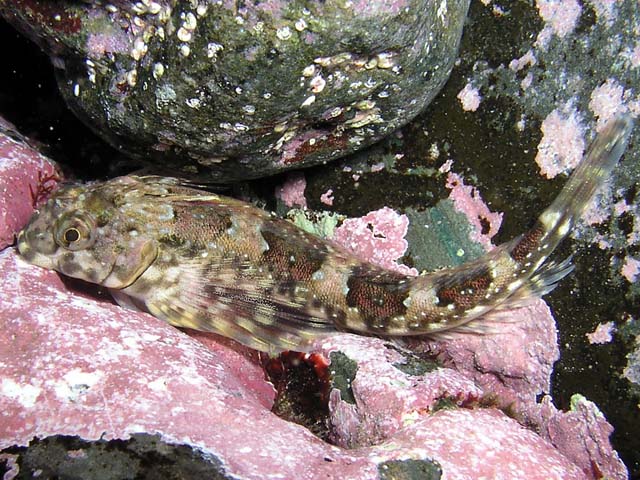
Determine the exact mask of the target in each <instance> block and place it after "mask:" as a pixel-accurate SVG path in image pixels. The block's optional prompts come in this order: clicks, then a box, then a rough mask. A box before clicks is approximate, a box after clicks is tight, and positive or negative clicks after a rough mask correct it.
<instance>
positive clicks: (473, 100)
mask: <svg viewBox="0 0 640 480" xmlns="http://www.w3.org/2000/svg"><path fill="white" fill-rule="evenodd" d="M458 100H460V103H461V104H462V109H463V110H464V111H467V112H475V111H476V110H477V109H478V107H479V106H480V100H482V96H481V95H480V91H479V90H478V89H477V88H476V87H474V86H473V85H472V84H471V83H467V84H466V85H465V86H464V88H463V89H462V90H460V92H459V93H458Z"/></svg>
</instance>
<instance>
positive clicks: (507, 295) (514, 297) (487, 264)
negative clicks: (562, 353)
mask: <svg viewBox="0 0 640 480" xmlns="http://www.w3.org/2000/svg"><path fill="white" fill-rule="evenodd" d="M632 127H633V122H632V119H631V116H629V115H622V116H619V117H616V118H615V119H613V120H611V121H610V122H609V123H608V124H607V125H606V127H605V129H604V130H603V131H602V132H601V133H600V134H599V135H598V136H597V137H596V139H595V140H594V142H593V143H592V145H591V146H590V148H589V150H588V151H587V153H586V154H585V157H584V159H583V160H582V162H581V163H580V165H579V166H578V167H577V168H576V169H575V171H574V172H573V174H572V175H571V177H570V178H569V180H568V181H567V184H566V185H565V187H564V188H563V189H562V191H561V193H560V194H559V195H558V197H557V198H556V199H555V200H554V201H553V203H552V204H551V205H550V206H549V207H548V208H547V209H546V210H545V211H544V212H543V213H542V214H541V215H540V217H539V218H538V220H537V221H536V222H535V224H534V226H533V228H531V229H530V230H529V231H528V232H526V233H525V234H523V235H521V236H520V237H518V238H516V239H514V240H513V241H511V242H508V243H505V244H503V245H500V246H499V247H497V248H495V249H494V250H492V251H490V252H488V253H487V254H485V255H484V256H482V257H480V258H478V259H477V260H474V261H472V262H468V263H466V264H464V265H461V266H459V267H456V268H453V269H446V270H442V271H439V272H434V273H430V274H426V275H423V276H420V277H417V278H413V279H409V280H405V281H403V282H401V283H402V286H403V288H402V289H397V293H396V294H395V295H396V297H398V298H397V301H396V302H395V304H398V305H399V304H401V305H402V306H403V308H404V309H403V310H402V312H401V313H402V314H401V315H395V316H394V317H392V318H386V319H383V320H384V322H383V325H381V327H382V328H378V329H376V330H377V331H378V332H379V333H383V334H384V333H386V334H390V335H402V336H405V335H424V334H429V335H431V334H439V333H441V332H449V331H483V330H484V327H483V322H480V321H477V322H476V321H474V320H475V319H478V318H479V317H482V316H484V315H486V314H487V313H489V312H492V311H500V310H505V309H509V308H514V307H518V306H521V305H524V304H526V303H528V302H529V301H530V300H531V299H533V298H538V297H540V296H542V295H544V294H546V293H548V292H550V291H551V290H553V288H554V287H555V286H556V284H557V282H559V281H560V280H561V279H562V278H563V277H565V276H566V275H567V274H568V273H569V272H571V270H572V269H573V266H572V264H571V257H569V258H567V259H565V260H563V261H559V262H556V261H552V260H549V256H550V255H551V254H552V253H553V251H554V249H555V248H556V247H557V246H558V244H559V243H560V242H561V241H562V239H563V238H565V237H566V236H567V235H568V233H569V232H570V231H571V229H572V227H573V226H574V225H575V223H576V222H577V220H578V219H579V218H580V216H581V215H582V214H583V213H584V211H585V209H586V208H587V206H588V205H589V203H590V202H591V199H592V198H593V196H594V195H595V193H596V192H597V191H598V189H599V188H600V187H601V186H602V185H603V184H604V183H605V181H606V180H607V178H608V177H609V175H610V174H611V172H612V170H613V169H614V168H615V166H616V164H617V162H618V160H619V159H620V157H621V156H622V154H623V152H624V150H625V148H626V145H627V142H628V139H629V134H630V132H631V129H632ZM389 283H391V282H389ZM378 320H380V319H378ZM485 323H486V322H485Z"/></svg>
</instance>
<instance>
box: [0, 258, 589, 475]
mask: <svg viewBox="0 0 640 480" xmlns="http://www.w3.org/2000/svg"><path fill="white" fill-rule="evenodd" d="M0 278H1V279H2V290H3V294H4V295H3V296H2V297H1V298H0V329H1V330H2V332H3V335H2V336H1V337H0V450H1V449H5V448H7V447H10V446H15V445H20V446H23V445H27V444H28V443H29V442H30V441H31V440H32V439H33V438H34V437H40V438H45V437H48V436H51V435H56V434H59V435H75V436H78V437H80V438H82V439H85V440H90V441H91V440H98V439H104V440H108V439H127V438H129V437H130V436H131V435H132V434H133V433H137V432H146V433H149V434H158V435H160V436H161V438H162V439H163V440H164V441H166V442H168V443H172V444H182V443H186V444H188V445H191V446H192V447H194V448H198V449H200V450H202V451H203V452H204V453H205V454H207V455H209V456H210V457H213V458H216V459H218V460H220V462H221V463H222V467H220V468H221V469H223V470H224V473H225V474H227V475H229V476H237V477H242V478H250V479H254V478H255V479H258V478H265V476H266V475H270V476H273V477H274V478H275V477H278V478H296V479H313V478H350V479H375V478H379V471H380V469H381V468H383V465H385V464H386V463H385V462H390V461H397V462H402V461H406V460H407V459H415V460H420V461H424V462H431V461H436V462H438V463H439V464H440V465H442V466H443V468H444V472H445V473H444V477H443V478H449V479H472V478H478V477H477V475H478V472H480V473H481V474H482V475H486V476H487V477H489V478H514V477H513V476H512V475H513V472H518V474H522V475H523V477H522V478H525V477H526V478H530V479H573V478H576V479H578V478H584V477H583V476H582V474H581V472H580V471H579V469H577V468H576V467H575V466H574V465H573V464H572V463H571V462H569V461H567V459H566V458H565V457H563V455H562V454H560V453H559V452H558V451H557V450H555V449H554V448H553V447H552V446H551V445H550V444H549V443H548V442H546V441H545V440H543V439H541V438H539V437H538V436H537V435H536V434H535V433H533V432H532V431H529V430H527V429H525V428H524V427H521V426H520V425H518V423H517V422H516V421H515V420H513V419H510V418H508V417H506V416H505V415H504V414H502V413H501V412H499V411H495V410H483V409H478V410H466V409H459V410H456V411H440V412H436V413H435V414H429V413H428V412H425V411H422V410H420V408H419V406H420V405H428V404H429V400H422V399H420V398H418V395H417V393H418V392H421V391H426V386H425V387H421V386H420V385H417V386H414V385H413V384H419V383H420V378H417V377H416V378H413V379H410V378H409V377H407V376H402V375H399V376H398V378H400V379H401V380H402V381H400V382H398V383H394V382H392V377H390V376H389V375H388V372H387V373H386V374H385V375H386V377H384V378H386V380H384V381H383V382H381V385H382V388H381V389H380V390H379V391H380V392H381V393H384V394H385V395H386V398H388V399H391V398H392V397H395V398H396V399H401V400H402V402H401V404H400V405H401V407H400V408H398V411H404V410H408V411H413V412H414V413H413V416H412V417H406V418H405V422H404V428H402V429H401V430H397V431H394V429H393V428H391V429H389V430H388V433H389V435H390V436H389V437H387V438H385V439H384V440H383V442H382V443H380V444H378V445H374V446H369V447H364V448H358V449H353V450H345V449H341V448H338V447H336V446H332V445H329V444H327V443H324V442H322V441H321V440H320V439H318V438H317V437H315V436H313V435H312V434H311V433H310V432H309V431H307V430H306V429H304V428H303V427H301V426H298V425H295V424H292V423H289V422H287V421H285V420H282V419H280V418H279V417H277V416H276V415H275V414H273V413H272V412H271V411H270V410H269V408H268V406H269V404H270V402H271V399H272V392H271V390H270V387H269V385H268V384H267V383H266V382H265V381H260V380H259V374H258V373H257V371H256V369H257V368H258V367H257V366H256V364H255V363H254V362H253V360H252V358H251V356H250V355H245V353H246V352H243V349H242V348H240V349H238V348H230V347H229V346H228V345H227V343H228V342H217V341H216V342H209V341H207V342H206V343H207V344H206V345H205V344H203V343H202V342H200V341H198V340H196V339H194V338H191V337H189V336H188V335H186V334H185V333H183V332H181V331H179V330H177V329H174V328H172V327H170V326H169V325H167V324H165V323H164V322H162V321H160V320H157V319H155V318H153V317H151V316H149V315H146V314H142V313H136V312H131V311H128V310H124V309H121V308H120V307H117V306H115V305H113V304H111V303H108V302H99V301H96V300H91V299H89V298H87V297H86V296H82V295H79V294H75V293H72V292H71V291H69V290H68V289H67V288H66V287H65V286H64V284H63V283H62V281H61V280H60V278H59V277H58V275H57V274H55V273H54V272H51V271H45V270H42V269H40V268H38V267H34V266H31V265H28V264H27V263H25V262H24V261H22V260H21V259H20V258H19V257H18V255H17V254H16V253H15V251H14V250H13V249H6V250H4V251H3V252H1V253H0ZM208 340H211V339H210V338H209V339H208ZM349 342H350V344H351V345H352V346H351V347H350V346H349ZM364 345H365V343H362V342H360V341H356V342H354V341H353V339H350V340H348V341H347V343H343V345H342V346H343V347H344V348H345V349H349V351H350V352H351V353H352V354H354V355H356V356H357V355H361V356H365V355H366V356H368V357H369V358H374V357H375V351H374V350H368V351H366V350H362V351H359V349H360V348H362V347H363V346H364ZM336 346H337V344H336V345H333V347H334V348H335V347H336ZM328 348H332V347H331V345H328ZM394 359H395V356H394V355H393V354H391V356H390V357H389V358H388V359H387V360H391V361H393V360H394ZM364 360H365V359H364V358H362V359H361V361H363V362H364ZM362 368H363V372H365V371H366V370H367V367H366V366H365V365H364V364H363V367H362ZM372 373H373V372H369V373H368V374H367V375H366V376H367V377H368V378H369V381H371V380H372ZM409 380H411V381H412V382H413V384H411V385H410V384H406V383H407V382H408V381H409ZM403 383H405V384H404V385H403ZM427 383H428V382H427ZM434 384H435V385H437V384H438V382H435V381H434ZM440 385H441V387H438V388H440V391H442V390H443V387H442V385H448V386H449V387H450V388H451V390H452V391H454V392H455V391H457V390H460V389H464V388H465V386H467V387H468V389H470V390H472V391H473V390H475V389H474V387H472V386H471V385H470V384H469V383H468V382H466V381H464V379H461V378H460V377H459V376H451V377H450V378H449V379H442V382H440ZM356 389H357V390H358V389H361V391H362V392H366V391H367V389H368V387H366V386H365V385H362V386H359V385H358V384H356ZM386 390H389V391H391V390H396V392H395V393H393V394H390V392H385V391H386ZM403 391H405V393H404V395H405V397H404V398H403V394H402V392H403ZM372 394H373V392H372V391H371V392H369V393H367V394H366V395H365V398H363V399H362V400H363V401H366V402H372V404H375V399H374V398H371V397H370V395H372ZM432 396H433V395H432ZM487 458H491V459H492V460H491V461H490V462H487V461H486V459H487Z"/></svg>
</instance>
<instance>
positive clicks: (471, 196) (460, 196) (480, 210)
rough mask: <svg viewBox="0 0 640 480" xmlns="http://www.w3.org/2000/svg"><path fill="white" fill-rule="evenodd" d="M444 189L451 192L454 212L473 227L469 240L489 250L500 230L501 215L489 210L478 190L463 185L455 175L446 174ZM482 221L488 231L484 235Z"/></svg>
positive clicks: (462, 181) (461, 180)
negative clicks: (462, 215)
mask: <svg viewBox="0 0 640 480" xmlns="http://www.w3.org/2000/svg"><path fill="white" fill-rule="evenodd" d="M446 187H447V188H448V189H449V190H451V192H450V193H449V200H451V201H453V203H454V205H455V208H456V210H458V211H459V212H461V213H464V214H465V215H466V216H467V219H468V220H469V223H471V225H472V226H473V232H472V234H471V239H472V240H474V241H476V242H478V243H480V244H481V245H483V246H484V247H485V248H487V249H489V248H491V246H492V245H491V238H492V237H493V236H494V235H495V234H496V233H498V230H500V225H502V216H503V214H502V213H500V212H492V211H491V210H489V207H488V206H487V204H486V203H484V201H483V200H482V197H481V196H480V192H478V189H477V188H475V187H473V186H470V185H465V183H464V180H463V179H462V177H461V176H460V175H458V174H457V173H453V172H448V174H447V184H446ZM482 220H484V221H486V222H488V224H489V230H488V231H487V232H486V233H483V230H484V228H483V226H482V223H483V222H482Z"/></svg>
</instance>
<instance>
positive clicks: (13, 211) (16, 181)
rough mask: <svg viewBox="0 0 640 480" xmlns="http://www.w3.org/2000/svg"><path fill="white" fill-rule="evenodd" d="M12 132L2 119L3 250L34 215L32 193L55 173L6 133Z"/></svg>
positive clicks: (45, 161)
mask: <svg viewBox="0 0 640 480" xmlns="http://www.w3.org/2000/svg"><path fill="white" fill-rule="evenodd" d="M11 130H14V128H13V126H12V125H11V124H9V123H8V122H6V120H3V119H0V249H3V248H5V247H6V246H7V245H11V244H12V243H13V239H14V235H15V234H16V232H17V231H18V230H20V229H21V228H22V227H23V226H24V224H25V223H26V222H27V220H28V219H29V217H30V216H31V214H32V213H33V208H34V206H33V200H34V199H33V197H32V194H31V192H32V191H33V192H37V191H38V189H39V188H40V185H41V184H42V183H43V180H47V179H49V178H50V177H51V176H53V175H54V174H55V173H56V169H55V166H54V164H53V163H52V162H51V161H50V160H48V159H47V158H46V157H44V156H43V155H41V154H40V153H39V152H38V151H37V150H35V149H33V148H32V147H30V146H29V145H27V144H26V143H25V142H22V141H20V140H18V138H19V137H18V136H15V137H13V136H9V135H8V134H7V133H6V132H7V131H11ZM53 183H54V182H49V183H48V185H47V186H49V187H52V185H53Z"/></svg>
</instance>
